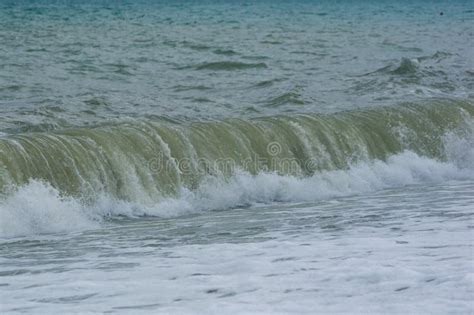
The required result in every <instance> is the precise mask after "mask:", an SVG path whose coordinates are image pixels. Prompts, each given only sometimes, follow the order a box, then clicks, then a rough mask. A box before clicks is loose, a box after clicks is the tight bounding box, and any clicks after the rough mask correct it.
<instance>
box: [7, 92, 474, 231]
mask: <svg viewBox="0 0 474 315" xmlns="http://www.w3.org/2000/svg"><path fill="white" fill-rule="evenodd" d="M473 116H474V106H473V104H471V103H468V102H461V101H453V100H451V101H448V100H438V101H431V102H430V103H429V104H428V103H426V104H425V103H424V104H405V105H401V106H394V107H388V108H378V109H368V110H358V111H348V112H341V113H336V114H331V115H316V114H306V115H295V116H278V117H268V118H260V119H254V120H239V119H229V120H225V121H217V122H196V123H192V124H185V123H173V122H156V121H146V122H140V123H134V124H118V125H110V126H101V127H96V128H92V129H85V128H84V129H77V130H67V131H61V132H50V133H30V134H20V135H10V136H8V137H6V138H3V139H0V188H1V191H2V193H1V197H0V198H1V199H0V236H1V237H10V236H17V235H29V234H39V233H49V232H60V231H70V230H75V229H79V230H81V229H87V228H94V227H96V226H97V225H98V224H100V222H101V221H103V220H104V218H106V217H109V216H127V217H135V216H160V217H173V216H179V215H184V214H188V213H195V212H200V211H206V210H217V209H226V208H234V207H244V206H248V205H252V204H255V203H273V202H300V201H317V200H321V199H327V198H332V197H340V196H347V195H352V194H366V193H370V192H373V191H376V190H380V189H384V188H388V187H400V186H404V185H412V184H418V183H425V182H440V181H441V182H442V181H446V180H452V179H456V180H462V179H473V178H474V167H473V165H474V136H473V135H474V128H473V125H474V124H473Z"/></svg>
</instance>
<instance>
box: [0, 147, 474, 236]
mask: <svg viewBox="0 0 474 315" xmlns="http://www.w3.org/2000/svg"><path fill="white" fill-rule="evenodd" d="M458 144H459V143H458ZM460 147H462V143H461V144H459V146H458V147H457V148H458V151H459V152H460V151H461V149H460ZM464 148H465V147H464ZM468 148H469V147H468ZM453 151H455V150H454V149H453ZM468 151H469V152H471V151H472V148H471V149H469V150H468ZM459 152H458V153H453V154H455V155H456V156H458V157H459V156H461V157H462V159H464V160H463V162H462V163H455V162H440V161H437V160H434V159H430V158H427V157H422V156H419V155H417V154H415V153H413V152H410V151H405V152H403V153H400V154H397V155H394V156H391V157H390V158H388V159H387V161H380V160H376V161H372V162H368V163H360V164H357V165H354V166H352V167H351V168H349V169H348V170H336V171H325V172H321V173H316V174H315V175H314V176H311V177H304V178H300V177H294V176H281V175H278V174H275V173H260V174H258V175H251V174H249V173H246V172H239V173H237V174H236V175H234V176H233V177H231V178H230V179H223V178H216V177H210V178H207V179H205V180H204V181H203V182H202V183H201V185H200V186H199V187H198V188H197V189H196V190H194V191H190V190H188V189H186V188H183V189H182V190H181V192H180V194H179V195H178V196H177V197H173V198H171V197H170V198H165V199H163V200H162V201H161V202H159V203H157V204H154V205H144V204H138V203H130V202H126V201H120V200H116V199H114V198H111V197H109V196H100V197H99V198H98V199H97V201H96V202H95V203H94V204H93V205H90V204H84V203H82V202H81V201H79V200H77V199H74V198H72V197H67V196H62V195H61V193H60V192H59V191H58V190H56V189H55V188H53V187H51V186H50V185H49V184H47V183H43V182H38V181H31V182H30V183H29V184H27V185H25V186H23V187H20V188H18V189H17V190H16V191H15V192H14V193H13V194H11V195H9V196H8V197H7V198H6V199H4V200H3V201H1V203H0V236H1V237H12V236H18V235H34V234H41V233H54V232H63V231H73V230H82V229H89V228H95V227H97V226H98V224H100V221H101V220H102V218H103V217H105V216H117V215H123V216H129V217H136V216H145V215H146V216H160V217H174V216H180V215H184V214H188V213H195V212H200V211H206V210H213V209H226V208H232V207H237V206H247V205H252V204H255V203H273V202H299V201H317V200H321V199H328V198H332V197H340V196H347V195H354V194H365V193H370V192H373V191H377V190H381V189H385V188H390V187H400V186H405V185H413V184H419V183H426V182H442V181H446V180H454V179H455V180H462V179H472V178H474V169H473V168H472V165H473V163H468V162H467V161H466V159H468V160H469V159H472V157H473V156H474V155H473V154H472V152H471V153H469V152H468V153H465V152H466V151H465V150H464V151H463V152H464V153H463V154H461V153H459ZM456 162H457V161H456Z"/></svg>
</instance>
